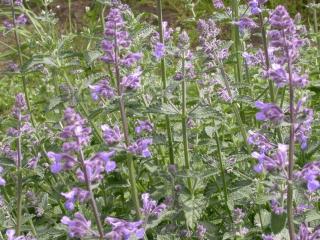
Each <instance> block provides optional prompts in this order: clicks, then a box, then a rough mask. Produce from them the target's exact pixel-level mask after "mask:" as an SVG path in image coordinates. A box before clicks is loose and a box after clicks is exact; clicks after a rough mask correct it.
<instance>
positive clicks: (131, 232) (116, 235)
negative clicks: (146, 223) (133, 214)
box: [105, 217, 144, 240]
mask: <svg viewBox="0 0 320 240" xmlns="http://www.w3.org/2000/svg"><path fill="white" fill-rule="evenodd" d="M105 221H106V223H108V224H110V225H111V226H112V231H111V232H109V233H107V234H106V235H105V237H106V238H107V239H112V240H122V239H124V240H129V239H130V237H131V236H135V237H136V238H137V239H143V238H144V228H143V227H142V224H143V222H142V221H137V222H127V221H125V220H121V219H118V218H114V217H107V218H106V219H105Z"/></svg>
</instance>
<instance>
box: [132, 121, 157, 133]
mask: <svg viewBox="0 0 320 240" xmlns="http://www.w3.org/2000/svg"><path fill="white" fill-rule="evenodd" d="M135 131H136V133H137V134H141V133H142V132H144V131H145V132H148V133H150V132H152V131H153V124H152V123H151V122H150V121H148V120H146V121H141V120H138V126H136V128H135Z"/></svg>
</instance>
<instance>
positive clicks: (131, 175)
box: [114, 37, 141, 219]
mask: <svg viewBox="0 0 320 240" xmlns="http://www.w3.org/2000/svg"><path fill="white" fill-rule="evenodd" d="M114 42H115V43H114V46H115V57H114V59H115V65H114V66H115V73H116V80H117V92H118V97H119V107H120V115H121V122H122V127H123V133H124V141H125V145H126V147H129V146H130V139H129V127H128V120H127V114H126V110H125V102H124V95H123V90H122V86H121V82H120V81H121V79H120V69H119V60H118V45H117V38H116V37H115V39H114ZM127 165H128V169H129V181H130V186H131V197H132V200H133V203H134V206H135V210H136V214H137V217H138V218H139V219H140V218H141V212H140V202H139V197H138V190H137V183H136V173H135V168H134V162H133V157H132V155H131V154H128V159H127Z"/></svg>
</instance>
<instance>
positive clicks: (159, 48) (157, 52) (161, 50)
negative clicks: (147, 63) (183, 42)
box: [151, 21, 173, 61]
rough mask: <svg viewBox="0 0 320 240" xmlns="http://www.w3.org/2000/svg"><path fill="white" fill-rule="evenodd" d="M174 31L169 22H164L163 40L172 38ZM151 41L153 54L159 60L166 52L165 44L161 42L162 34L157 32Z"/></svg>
mask: <svg viewBox="0 0 320 240" xmlns="http://www.w3.org/2000/svg"><path fill="white" fill-rule="evenodd" d="M172 32H173V29H172V28H169V27H168V22H165V21H164V22H162V33H163V41H164V43H165V42H167V41H169V40H170V39H171V34H172ZM151 42H152V44H153V55H154V56H155V58H156V59H157V60H158V61H159V60H160V59H162V58H163V57H164V56H165V54H166V47H165V44H164V43H162V42H160V34H159V33H158V32H155V33H154V35H153V36H152V38H151Z"/></svg>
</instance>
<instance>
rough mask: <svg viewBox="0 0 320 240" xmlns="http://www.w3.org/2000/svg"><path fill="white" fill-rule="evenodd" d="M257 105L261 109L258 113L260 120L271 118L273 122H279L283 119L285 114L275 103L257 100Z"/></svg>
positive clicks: (257, 116) (257, 117)
mask: <svg viewBox="0 0 320 240" xmlns="http://www.w3.org/2000/svg"><path fill="white" fill-rule="evenodd" d="M256 107H257V108H258V109H260V112H258V113H257V114H256V119H257V120H259V121H266V120H270V121H271V122H273V123H275V124H278V123H280V122H281V121H282V120H283V117H284V114H283V112H282V110H281V109H280V108H279V107H278V106H276V105H275V104H272V103H263V102H261V101H257V102H256Z"/></svg>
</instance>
